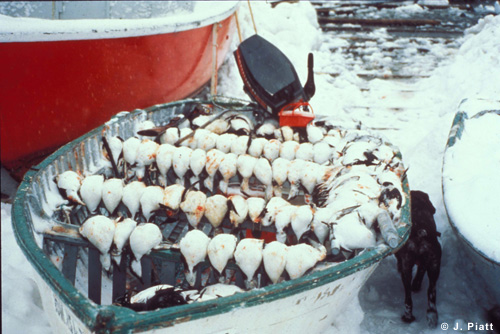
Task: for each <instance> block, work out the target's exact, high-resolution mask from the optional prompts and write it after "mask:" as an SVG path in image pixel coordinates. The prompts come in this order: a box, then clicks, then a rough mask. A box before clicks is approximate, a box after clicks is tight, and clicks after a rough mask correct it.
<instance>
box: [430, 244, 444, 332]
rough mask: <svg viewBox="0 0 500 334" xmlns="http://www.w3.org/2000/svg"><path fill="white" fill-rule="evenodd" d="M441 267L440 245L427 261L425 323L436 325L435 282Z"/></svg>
mask: <svg viewBox="0 0 500 334" xmlns="http://www.w3.org/2000/svg"><path fill="white" fill-rule="evenodd" d="M440 267H441V247H439V248H438V249H436V254H435V256H433V257H431V259H430V261H429V262H428V263H427V276H428V277H429V288H428V289H427V304H428V306H427V325H428V326H429V327H436V326H437V323H438V312H437V308H436V283H437V280H438V278H439V271H440Z"/></svg>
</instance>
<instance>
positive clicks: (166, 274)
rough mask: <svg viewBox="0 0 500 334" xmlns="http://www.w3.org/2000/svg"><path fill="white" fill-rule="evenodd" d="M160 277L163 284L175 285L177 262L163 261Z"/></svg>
mask: <svg viewBox="0 0 500 334" xmlns="http://www.w3.org/2000/svg"><path fill="white" fill-rule="evenodd" d="M159 276H160V282H161V283H164V284H170V285H175V283H176V282H175V262H172V261H166V260H163V261H161V264H160V275H159Z"/></svg>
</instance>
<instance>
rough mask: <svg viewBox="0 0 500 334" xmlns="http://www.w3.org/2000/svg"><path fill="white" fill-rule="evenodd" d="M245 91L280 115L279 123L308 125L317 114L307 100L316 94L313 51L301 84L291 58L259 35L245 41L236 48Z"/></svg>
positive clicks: (264, 107)
mask: <svg viewBox="0 0 500 334" xmlns="http://www.w3.org/2000/svg"><path fill="white" fill-rule="evenodd" d="M234 56H235V59H236V63H237V65H238V69H239V71H240V75H241V77H242V79H243V83H244V87H243V89H244V90H245V92H246V93H247V94H248V95H249V96H250V98H251V99H252V100H254V101H255V102H257V104H259V105H260V106H261V107H262V108H263V109H264V110H266V111H267V112H269V113H271V114H272V115H274V116H275V117H279V118H280V125H281V126H284V125H289V126H302V127H303V126H306V125H307V123H309V122H310V121H311V120H312V119H314V114H313V112H312V108H311V107H310V105H309V103H308V101H309V100H310V99H311V97H312V96H313V95H314V92H315V90H316V89H315V86H314V73H313V66H314V64H313V55H312V53H309V56H308V77H307V82H306V84H305V86H304V87H302V85H301V83H300V80H299V77H298V76H297V72H296V71H295V68H294V67H293V65H292V63H291V62H290V60H289V59H288V58H287V57H286V56H285V55H284V54H283V52H281V51H280V50H279V49H278V48H277V47H276V46H274V45H273V44H271V43H270V42H268V41H267V40H265V39H264V38H262V37H261V36H259V35H253V36H251V37H250V38H248V39H246V40H245V41H243V42H242V43H241V44H240V46H239V47H238V49H237V50H236V51H235V52H234Z"/></svg>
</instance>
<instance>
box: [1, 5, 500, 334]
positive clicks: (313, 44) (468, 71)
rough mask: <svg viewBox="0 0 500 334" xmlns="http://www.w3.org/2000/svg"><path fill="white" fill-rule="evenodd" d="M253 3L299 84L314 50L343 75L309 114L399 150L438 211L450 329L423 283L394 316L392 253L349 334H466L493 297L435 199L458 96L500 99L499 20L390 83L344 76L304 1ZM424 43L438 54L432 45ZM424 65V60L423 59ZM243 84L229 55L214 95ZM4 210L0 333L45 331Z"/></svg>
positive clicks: (320, 82)
mask: <svg viewBox="0 0 500 334" xmlns="http://www.w3.org/2000/svg"><path fill="white" fill-rule="evenodd" d="M440 2H441V1H440ZM444 2H447V1H444ZM251 5H252V10H253V16H254V19H255V25H256V27H257V29H258V33H259V34H260V35H261V36H262V37H264V38H266V39H268V40H269V41H270V42H272V43H274V44H275V45H276V46H278V47H279V48H280V49H281V50H282V51H283V52H284V53H285V54H286V55H287V56H288V57H289V58H290V60H291V61H292V63H293V64H294V66H295V68H296V70H297V73H298V75H299V77H300V79H301V82H302V83H304V82H305V78H306V72H307V54H308V53H309V52H313V53H314V56H315V71H316V72H317V73H323V72H332V69H335V71H336V72H338V73H340V75H339V76H338V77H335V78H333V77H331V76H328V75H321V74H317V75H316V77H315V81H316V95H315V96H314V97H313V99H312V100H311V101H310V102H311V104H312V106H313V108H314V111H315V113H317V114H321V115H328V116H331V118H332V119H333V120H335V121H336V122H337V123H338V124H339V125H342V126H348V127H353V126H356V125H359V124H360V123H361V125H362V126H365V127H368V128H375V129H378V130H379V131H380V132H381V133H382V134H383V135H385V136H386V137H388V138H389V139H390V140H391V142H393V143H394V144H396V145H397V146H399V148H400V150H401V151H402V154H403V159H404V162H405V165H406V166H409V167H410V169H409V171H408V177H409V183H410V188H411V189H418V190H422V191H425V192H427V193H428V194H429V196H430V198H431V201H432V202H433V204H434V206H435V207H436V209H437V212H436V214H435V220H436V222H437V228H438V231H440V232H441V233H442V237H441V239H440V241H441V243H442V246H443V257H442V268H441V276H440V279H439V280H438V286H437V309H438V312H439V321H438V323H439V324H441V323H446V324H448V325H449V329H448V330H447V331H446V330H442V329H441V328H440V325H438V328H435V329H428V328H427V324H426V321H425V311H426V308H427V305H426V304H427V296H426V293H425V290H426V289H425V284H426V283H425V281H424V286H423V289H422V292H420V293H417V294H414V295H413V303H414V315H415V317H416V318H417V320H416V321H415V322H413V323H412V324H405V323H403V322H402V321H401V319H400V316H401V315H402V313H403V307H404V303H403V301H404V290H403V285H402V283H401V279H400V276H399V274H398V273H397V270H396V260H395V258H394V257H389V258H386V259H384V260H383V261H382V262H381V264H380V265H379V267H378V269H377V270H376V271H375V273H374V274H373V275H372V276H371V278H370V279H369V280H368V281H367V282H366V284H365V286H364V287H363V288H362V290H361V292H360V294H359V305H358V304H357V303H353V304H352V305H350V306H349V310H348V313H346V317H349V319H352V326H350V328H349V333H389V334H391V333H398V334H399V333H456V332H460V331H454V330H452V329H453V327H454V326H455V324H456V323H458V324H459V325H464V324H465V325H464V326H463V328H464V331H463V332H467V333H473V332H474V331H473V330H471V331H466V330H465V329H466V324H467V323H468V322H473V323H478V324H484V323H486V319H485V316H484V313H485V309H489V308H491V307H492V306H493V304H494V303H495V302H496V303H498V302H499V301H495V300H493V298H492V296H491V295H490V294H489V293H488V292H487V288H486V287H485V286H484V284H482V281H481V278H480V276H479V274H478V273H476V272H475V271H474V270H475V269H474V267H473V266H472V265H471V264H470V263H468V262H467V261H466V258H465V257H464V251H463V249H462V247H463V246H462V245H461V244H460V243H459V242H458V240H457V239H456V237H455V235H454V234H453V231H452V229H451V228H450V227H449V224H448V220H447V216H446V212H445V209H444V205H443V199H442V190H441V170H442V162H443V154H444V149H445V146H446V141H447V137H448V133H449V130H450V126H451V124H452V120H453V117H454V115H455V112H456V111H457V108H458V106H459V104H460V102H461V101H462V99H464V98H477V97H482V98H486V99H497V100H498V99H499V97H500V16H496V17H495V16H487V17H485V18H484V19H482V20H481V21H480V22H479V23H478V24H477V26H475V27H473V28H471V29H469V30H468V31H467V32H466V34H465V36H464V37H463V39H462V40H461V47H460V48H459V50H458V51H457V52H456V53H455V54H454V55H447V57H445V58H447V60H446V61H443V62H442V63H441V66H439V67H437V68H436V69H435V70H434V71H433V73H432V75H431V77H430V78H428V79H421V80H420V81H418V82H416V83H412V84H401V83H397V84H396V83H392V82H388V81H383V80H372V81H364V80H362V79H360V78H359V77H357V76H356V75H355V74H353V73H351V72H350V71H349V70H348V67H347V65H346V63H347V60H346V59H345V58H343V57H342V55H340V54H338V53H332V52H330V47H331V46H332V45H339V44H342V43H343V41H342V40H341V39H340V38H335V37H334V36H332V35H331V34H330V35H328V34H325V33H322V32H321V30H320V29H319V26H318V24H317V21H316V13H315V11H314V8H313V7H312V6H311V5H310V4H309V3H307V2H299V3H294V4H289V3H282V4H279V5H278V6H276V7H275V8H274V9H272V8H271V6H270V4H268V3H266V2H251ZM238 17H239V20H240V26H241V30H242V35H243V38H246V37H249V36H250V35H252V34H253V33H254V27H253V24H252V22H251V16H250V13H249V10H248V4H247V3H246V2H242V4H241V7H240V11H239V16H238ZM238 42H239V41H238V34H235V36H234V39H233V48H235V47H236V46H237V45H238ZM429 47H431V48H434V47H435V48H436V50H434V51H436V52H440V51H441V49H439V45H436V46H429ZM376 60H379V61H383V59H374V61H376ZM421 61H423V62H425V58H423V59H421ZM419 65H420V64H415V65H414V66H419ZM242 86H243V83H242V81H241V78H240V76H239V73H238V70H237V68H236V65H235V62H234V60H233V58H232V56H231V55H229V57H228V60H227V61H226V63H225V64H224V65H223V67H222V68H221V69H220V72H219V87H218V93H219V94H224V95H227V96H234V97H240V98H245V99H246V98H247V97H246V96H245V95H244V93H243V90H242ZM353 106H370V107H371V108H353ZM395 106H398V107H404V108H405V109H404V110H403V111H395V110H394V108H391V107H395ZM493 149H494V148H493ZM497 151H498V150H497ZM489 189H492V190H490V191H487V190H486V189H484V191H483V192H482V193H481V195H480V196H483V197H484V198H485V199H488V198H495V197H498V187H497V188H489ZM10 210H11V205H9V204H5V203H2V204H1V214H2V216H1V217H2V239H1V241H2V332H3V333H17V332H19V330H20V329H21V328H22V330H23V332H30V333H51V332H52V331H51V329H50V327H49V325H48V320H47V317H46V315H45V313H44V312H43V307H42V305H41V301H40V297H39V293H38V289H37V286H36V284H35V283H34V281H33V280H32V278H31V277H32V276H33V275H34V273H33V269H32V267H31V266H30V265H29V263H28V262H27V260H26V259H25V258H24V256H23V255H22V253H21V251H20V249H19V247H18V246H17V244H16V242H15V239H14V234H13V231H12V227H11V224H10V220H11V214H10ZM483 213H484V212H483ZM497 219H498V218H497ZM6 250H8V251H6ZM362 318H363V321H362V322H361V323H360V324H359V325H358V323H359V322H360V321H361V319H362ZM332 330H333V329H332ZM344 330H345V328H344ZM479 332H480V331H479ZM479 332H478V333H479Z"/></svg>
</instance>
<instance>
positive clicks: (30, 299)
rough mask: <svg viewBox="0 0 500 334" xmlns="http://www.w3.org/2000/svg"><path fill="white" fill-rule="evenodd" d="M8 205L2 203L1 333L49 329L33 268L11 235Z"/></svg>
mask: <svg viewBox="0 0 500 334" xmlns="http://www.w3.org/2000/svg"><path fill="white" fill-rule="evenodd" d="M11 207H12V206H11V205H10V204H5V203H2V333H19V332H20V331H21V332H25V333H40V334H41V333H52V330H51V328H50V326H49V323H48V320H47V317H46V315H45V313H44V311H43V307H42V303H41V300H40V295H39V293H38V287H37V285H36V283H35V281H33V279H32V278H31V277H33V276H34V274H35V273H34V269H33V268H32V267H31V265H30V264H29V263H28V261H27V260H26V258H25V257H24V254H23V253H22V251H21V249H20V248H19V246H18V245H17V243H16V240H15V238H14V232H13V230H12V224H11V213H10V210H11Z"/></svg>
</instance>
